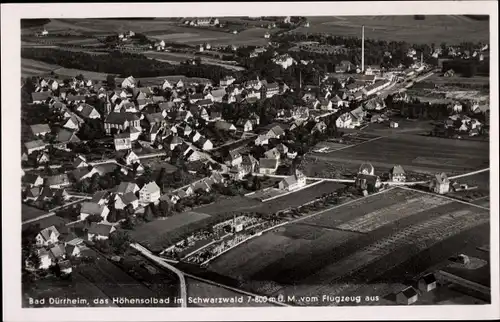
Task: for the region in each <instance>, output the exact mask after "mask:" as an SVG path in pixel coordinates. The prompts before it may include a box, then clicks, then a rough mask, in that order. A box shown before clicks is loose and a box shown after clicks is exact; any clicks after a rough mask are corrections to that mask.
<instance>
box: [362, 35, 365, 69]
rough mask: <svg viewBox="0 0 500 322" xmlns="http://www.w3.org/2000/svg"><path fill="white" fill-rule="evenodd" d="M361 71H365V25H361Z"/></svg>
mask: <svg viewBox="0 0 500 322" xmlns="http://www.w3.org/2000/svg"><path fill="white" fill-rule="evenodd" d="M361 72H362V73H364V72H365V26H362V27H361Z"/></svg>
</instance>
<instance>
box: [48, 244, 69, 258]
mask: <svg viewBox="0 0 500 322" xmlns="http://www.w3.org/2000/svg"><path fill="white" fill-rule="evenodd" d="M65 254H66V249H65V248H64V245H62V244H59V245H56V246H54V247H52V248H51V249H50V256H51V257H52V258H54V259H57V258H61V257H63V256H64V255H65Z"/></svg>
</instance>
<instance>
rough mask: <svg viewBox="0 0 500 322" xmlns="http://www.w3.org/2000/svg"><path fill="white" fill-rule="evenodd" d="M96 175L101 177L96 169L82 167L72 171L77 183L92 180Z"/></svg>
mask: <svg viewBox="0 0 500 322" xmlns="http://www.w3.org/2000/svg"><path fill="white" fill-rule="evenodd" d="M94 174H97V175H99V171H97V169H96V168H94V167H90V168H89V167H80V168H77V169H75V170H73V171H71V176H72V177H73V178H74V179H75V181H82V180H85V179H87V178H92V177H93V176H94Z"/></svg>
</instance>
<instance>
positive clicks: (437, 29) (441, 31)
mask: <svg viewBox="0 0 500 322" xmlns="http://www.w3.org/2000/svg"><path fill="white" fill-rule="evenodd" d="M307 19H308V21H309V22H310V27H309V28H306V27H299V28H297V29H294V30H293V33H328V34H331V35H334V36H346V37H349V36H353V37H359V36H360V35H361V26H362V25H364V26H365V37H366V38H367V39H377V40H386V41H407V42H410V43H427V44H430V43H436V44H440V43H441V42H442V41H443V39H446V42H447V43H449V44H452V43H457V44H458V43H462V42H464V41H471V42H477V41H483V42H489V21H478V20H473V19H470V18H468V17H465V16H458V15H448V16H439V15H428V16H425V20H415V19H414V18H413V16H412V15H409V16H369V17H367V16H336V17H328V16H325V17H308V18H307Z"/></svg>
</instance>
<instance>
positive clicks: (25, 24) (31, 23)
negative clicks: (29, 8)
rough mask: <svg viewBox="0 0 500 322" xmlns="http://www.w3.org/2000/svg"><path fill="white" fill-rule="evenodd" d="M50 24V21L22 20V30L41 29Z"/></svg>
mask: <svg viewBox="0 0 500 322" xmlns="http://www.w3.org/2000/svg"><path fill="white" fill-rule="evenodd" d="M49 22H50V19H21V29H25V28H33V27H41V26H44V25H46V24H48V23H49Z"/></svg>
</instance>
